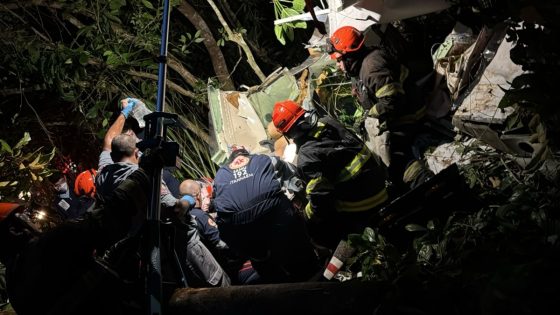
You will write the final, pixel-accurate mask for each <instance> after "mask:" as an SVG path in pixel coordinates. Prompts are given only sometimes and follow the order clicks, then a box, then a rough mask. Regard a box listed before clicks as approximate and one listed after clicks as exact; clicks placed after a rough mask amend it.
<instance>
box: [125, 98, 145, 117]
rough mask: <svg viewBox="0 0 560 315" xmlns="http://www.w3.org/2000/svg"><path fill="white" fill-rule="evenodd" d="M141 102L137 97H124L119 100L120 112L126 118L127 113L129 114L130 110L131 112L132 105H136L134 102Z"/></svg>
mask: <svg viewBox="0 0 560 315" xmlns="http://www.w3.org/2000/svg"><path fill="white" fill-rule="evenodd" d="M139 103H142V101H141V100H139V99H137V98H132V97H127V98H125V99H122V100H121V108H122V110H121V114H123V115H124V117H125V118H128V115H130V112H132V110H133V109H134V107H135V106H136V104H139Z"/></svg>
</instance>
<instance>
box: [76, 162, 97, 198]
mask: <svg viewBox="0 0 560 315" xmlns="http://www.w3.org/2000/svg"><path fill="white" fill-rule="evenodd" d="M96 174H97V171H96V170H94V169H90V170H87V171H83V172H81V173H80V174H79V175H78V176H77V177H76V181H75V182H74V193H75V194H76V196H89V197H91V198H93V197H94V196H95V175H96Z"/></svg>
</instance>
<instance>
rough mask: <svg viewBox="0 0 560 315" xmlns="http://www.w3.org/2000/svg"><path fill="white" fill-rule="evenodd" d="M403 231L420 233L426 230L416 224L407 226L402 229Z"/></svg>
mask: <svg viewBox="0 0 560 315" xmlns="http://www.w3.org/2000/svg"><path fill="white" fill-rule="evenodd" d="M404 229H405V230H407V231H409V232H422V231H427V229H426V228H425V227H423V226H421V225H418V224H414V223H411V224H407V225H405V227H404Z"/></svg>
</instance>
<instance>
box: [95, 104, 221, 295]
mask: <svg viewBox="0 0 560 315" xmlns="http://www.w3.org/2000/svg"><path fill="white" fill-rule="evenodd" d="M140 102H141V101H140V100H138V99H133V98H126V99H123V100H121V106H122V111H121V114H120V115H119V117H117V119H116V120H115V122H114V123H113V124H112V125H111V127H109V130H108V131H107V133H106V135H105V138H104V141H103V151H102V152H101V154H100V157H99V173H98V174H97V176H96V179H95V182H96V187H97V197H98V200H99V201H100V202H101V203H104V202H105V199H106V198H107V196H110V195H111V194H112V192H113V191H114V189H115V188H116V187H117V186H119V185H120V183H122V182H123V181H124V180H125V179H126V178H127V177H128V176H129V175H130V174H132V173H133V172H135V171H136V170H137V169H138V163H139V161H140V160H141V159H140V151H139V150H138V148H137V147H136V143H137V138H136V136H135V135H134V133H132V134H123V133H121V132H122V130H123V127H124V124H125V121H126V119H127V118H128V115H130V113H131V112H132V110H133V108H134V107H135V106H136V105H137V104H139V103H140ZM114 161H116V162H114ZM160 201H161V204H162V210H163V212H168V213H172V214H171V215H169V216H168V218H169V220H170V221H171V222H172V223H173V224H174V226H175V228H176V233H177V236H178V237H176V246H177V247H178V248H176V250H177V252H178V253H179V255H180V256H181V258H182V259H181V263H182V264H183V263H184V264H186V265H187V267H188V270H189V271H190V273H191V274H192V275H195V276H196V278H197V280H199V281H198V282H197V281H193V283H194V284H195V285H196V286H205V287H207V286H229V285H230V284H231V281H230V279H229V277H228V276H227V274H226V273H225V272H224V271H223V270H222V268H221V267H220V265H219V264H218V263H217V261H216V260H215V258H214V257H213V256H212V253H211V252H210V251H209V250H208V249H207V248H206V246H205V245H204V244H203V243H202V240H201V239H200V236H199V234H198V230H197V229H196V226H197V225H196V221H195V220H194V218H192V217H191V215H190V214H189V213H188V211H189V210H190V208H192V206H194V200H192V198H191V199H188V198H182V199H177V198H175V197H174V196H173V195H172V194H171V193H170V191H169V189H168V188H167V185H166V183H165V182H163V181H162V184H161V195H160ZM166 210H168V211H166ZM169 210H174V212H173V211H169ZM143 221H144V213H137V216H136V217H134V218H133V224H132V225H131V230H130V231H129V237H130V239H128V240H126V241H123V242H120V243H119V244H117V246H113V248H111V249H110V251H111V252H121V251H125V250H126V248H127V247H132V246H133V244H134V243H135V242H136V241H137V235H138V232H139V229H140V228H141V227H142V223H143ZM119 246H120V247H121V248H119ZM109 254H111V253H109ZM114 256H116V255H114ZM130 264H131V265H132V264H134V262H130ZM131 270H133V269H132V268H131ZM131 274H132V275H133V274H134V273H133V272H132V273H131ZM189 285H192V283H191V284H189Z"/></svg>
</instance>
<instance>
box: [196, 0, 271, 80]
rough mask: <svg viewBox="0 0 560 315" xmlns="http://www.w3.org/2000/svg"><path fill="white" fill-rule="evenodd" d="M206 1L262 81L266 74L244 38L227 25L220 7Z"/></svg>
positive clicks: (211, 1)
mask: <svg viewBox="0 0 560 315" xmlns="http://www.w3.org/2000/svg"><path fill="white" fill-rule="evenodd" d="M207 1H208V4H210V6H211V7H212V9H213V10H214V13H216V16H217V17H218V20H220V23H221V24H222V26H223V27H224V30H225V31H226V32H227V34H228V40H230V41H232V42H234V43H236V44H237V45H239V46H241V48H242V49H243V51H244V52H245V55H246V56H247V62H248V63H249V65H250V66H251V68H253V71H254V72H255V74H256V75H257V77H259V79H260V80H261V82H264V80H265V79H266V76H265V75H264V73H263V72H262V70H261V68H260V67H259V65H258V64H257V62H256V61H255V58H254V57H253V53H252V52H251V49H250V48H249V46H248V45H247V43H246V42H245V39H244V38H243V34H240V33H237V32H233V31H232V30H231V28H230V27H229V25H228V24H227V22H226V20H225V19H224V17H223V16H222V13H221V12H220V9H218V7H217V6H216V4H215V3H214V1H213V0H207Z"/></svg>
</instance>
